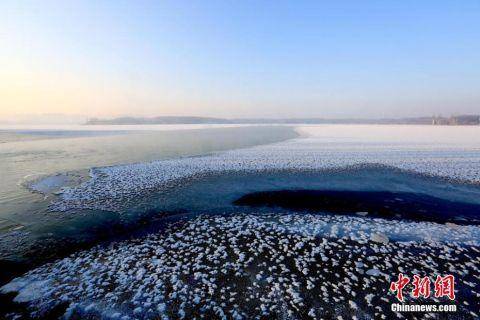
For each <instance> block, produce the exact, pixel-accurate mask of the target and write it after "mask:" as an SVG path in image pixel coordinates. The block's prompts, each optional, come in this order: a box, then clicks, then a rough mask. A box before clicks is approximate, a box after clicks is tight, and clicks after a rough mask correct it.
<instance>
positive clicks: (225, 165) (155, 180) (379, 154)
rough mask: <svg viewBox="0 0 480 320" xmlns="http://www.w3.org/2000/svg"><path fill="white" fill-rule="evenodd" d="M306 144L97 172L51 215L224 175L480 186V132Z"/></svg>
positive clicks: (321, 137)
mask: <svg viewBox="0 0 480 320" xmlns="http://www.w3.org/2000/svg"><path fill="white" fill-rule="evenodd" d="M297 130H299V131H300V132H301V133H302V134H303V136H302V137H301V138H297V139H292V140H288V141H285V142H280V143H276V144H270V145H261V146H256V147H251V148H245V149H239V150H233V151H227V152H220V153H215V154H212V155H207V156H201V157H189V158H180V159H170V160H162V161H153V162H148V163H136V164H129V165H119V166H112V167H101V168H93V169H91V170H90V176H91V179H89V180H88V181H86V182H84V183H83V184H81V185H79V186H76V187H66V188H64V189H63V193H62V195H61V196H60V199H59V200H57V201H55V202H54V203H53V204H52V206H51V208H52V209H54V210H59V211H67V210H70V209H102V210H110V211H117V212H120V211H122V209H124V208H125V206H126V205H128V204H129V203H130V202H131V200H133V199H135V198H136V197H138V196H142V195H145V194H147V193H149V192H152V191H159V190H162V189H165V188H168V187H169V186H171V185H173V184H178V183H180V182H181V181H182V180H183V179H190V178H193V177H198V176H202V175H208V174H212V173H222V172H232V171H237V172H252V171H253V172H261V171H268V170H325V169H341V168H345V167H352V166H353V167H355V166H362V165H366V164H369V165H370V164H373V165H381V166H388V167H394V168H398V169H401V170H406V171H410V172H415V173H419V174H424V175H430V176H439V177H443V178H446V179H453V180H460V181H464V182H469V183H475V184H478V183H480V139H479V138H478V137H479V136H480V129H479V128H476V127H475V128H470V127H436V126H333V125H332V126H314V127H300V128H298V129H297Z"/></svg>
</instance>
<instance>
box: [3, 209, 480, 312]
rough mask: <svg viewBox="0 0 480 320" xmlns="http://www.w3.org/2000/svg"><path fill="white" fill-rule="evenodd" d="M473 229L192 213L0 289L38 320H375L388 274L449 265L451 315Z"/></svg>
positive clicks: (475, 259) (474, 272)
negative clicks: (58, 312)
mask: <svg viewBox="0 0 480 320" xmlns="http://www.w3.org/2000/svg"><path fill="white" fill-rule="evenodd" d="M359 225H365V226H366V228H360V229H359V228H358V226H359ZM338 229H343V232H342V235H341V236H339V233H338V232H337V231H334V230H338ZM479 229H480V228H479V227H476V226H475V227H473V226H459V228H457V229H455V230H451V228H449V227H448V226H445V225H440V224H434V223H426V222H398V221H396V222H392V221H388V220H383V219H375V221H373V220H372V219H368V218H364V217H348V216H333V217H332V216H329V215H318V214H317V215H312V214H296V213H289V214H277V213H275V214H233V215H221V216H209V215H208V216H199V217H197V218H196V219H193V220H188V221H182V222H177V223H175V224H172V225H171V226H170V227H169V229H168V230H167V231H166V232H161V233H156V234H151V235H147V236H144V237H142V238H138V239H132V240H126V241H122V242H116V243H113V244H111V245H109V246H97V247H95V248H93V249H91V250H88V251H82V252H78V253H75V254H72V255H71V256H70V257H67V258H64V259H62V260H59V261H56V262H53V263H50V264H47V265H44V266H42V267H39V268H37V269H34V270H32V271H30V272H28V273H27V274H25V275H24V276H22V277H20V278H17V279H14V280H13V281H11V282H10V283H9V284H7V285H5V286H4V287H3V288H1V290H2V292H3V293H7V292H14V293H17V296H16V298H15V301H18V302H27V303H28V305H29V310H30V312H31V314H32V315H34V316H37V317H42V316H44V315H46V314H48V311H49V310H52V309H53V308H54V307H55V306H58V305H60V304H64V305H66V309H65V317H66V318H69V317H79V316H80V317H84V316H87V315H88V316H90V317H92V318H106V319H141V318H149V319H167V318H174V319H182V318H188V319H190V318H194V317H197V318H206V319H210V318H224V317H226V318H235V319H253V318H258V317H260V316H265V317H269V318H272V317H273V318H282V317H286V316H288V318H292V319H298V318H315V316H316V315H323V317H325V318H337V317H343V318H345V319H347V318H352V316H357V317H358V318H365V317H367V318H378V317H380V316H385V315H387V316H388V315H389V314H390V316H392V314H391V312H390V303H391V302H392V301H395V300H394V299H395V298H394V297H393V296H392V295H391V294H390V293H388V287H389V281H390V280H391V279H393V278H395V277H396V275H397V272H399V270H402V269H405V270H409V271H411V272H415V273H417V274H421V275H429V276H433V275H436V274H442V275H443V274H446V273H452V274H454V275H455V276H456V277H458V279H459V281H458V282H457V288H458V292H457V296H458V301H463V300H465V301H466V300H468V301H469V303H467V304H463V305H459V304H457V305H458V308H459V310H458V312H459V313H461V314H468V313H469V312H470V311H472V312H475V309H477V310H478V307H479V306H480V305H479V302H478V301H479V300H478V297H479V296H480V290H479V287H478V286H476V285H475V284H478V283H479V280H480V272H479V271H480V247H479V243H478V237H479V234H480V232H479V231H480V230H479ZM378 230H389V231H388V232H398V233H412V232H414V230H417V231H420V232H424V234H426V233H427V232H432V233H442V232H449V231H450V232H453V233H458V234H456V235H455V237H454V238H456V239H458V240H451V241H448V242H445V241H431V240H428V239H426V238H424V239H421V240H419V241H407V242H401V241H390V242H388V243H385V244H384V243H378V242H373V241H371V240H370V237H371V234H372V233H374V232H377V231H378ZM462 237H463V238H462ZM468 238H474V239H476V240H475V241H470V240H469V239H468ZM364 270H365V271H366V275H365V274H364ZM469 284H473V286H470V285H469ZM466 285H468V286H469V287H468V293H469V294H470V295H471V296H470V297H467V296H465V293H464V292H465V286H466ZM407 299H408V297H407ZM446 299H447V300H446V301H444V302H445V303H449V302H448V298H446Z"/></svg>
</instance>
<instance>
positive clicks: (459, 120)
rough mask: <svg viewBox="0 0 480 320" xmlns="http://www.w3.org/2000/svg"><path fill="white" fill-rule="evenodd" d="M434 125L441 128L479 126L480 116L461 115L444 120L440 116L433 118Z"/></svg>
mask: <svg viewBox="0 0 480 320" xmlns="http://www.w3.org/2000/svg"><path fill="white" fill-rule="evenodd" d="M432 124H433V125H441V126H478V125H480V115H459V116H451V117H450V118H444V117H440V116H434V117H432Z"/></svg>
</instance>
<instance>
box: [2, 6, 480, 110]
mask: <svg viewBox="0 0 480 320" xmlns="http://www.w3.org/2000/svg"><path fill="white" fill-rule="evenodd" d="M40 113H65V114H82V115H87V116H100V117H112V116H120V115H137V116H157V115H199V116H220V117H329V118H331V117H401V116H418V115H431V114H433V113H441V114H444V115H449V114H450V113H480V1H468V0H462V1H441V0H440V1H439V0H437V1H271V2H270V1H20V0H14V1H10V0H3V1H1V2H0V117H9V116H13V115H19V114H40Z"/></svg>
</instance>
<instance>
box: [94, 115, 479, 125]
mask: <svg viewBox="0 0 480 320" xmlns="http://www.w3.org/2000/svg"><path fill="white" fill-rule="evenodd" d="M466 118H468V119H469V120H471V119H473V120H471V121H468V122H462V121H458V119H466ZM479 118H480V117H479V116H476V115H472V116H470V115H469V116H456V117H450V118H443V117H414V118H382V119H353V118H352V119H324V118H279V119H270V118H245V119H242V118H237V119H226V118H211V117H187V116H165V117H153V118H140V117H121V118H113V119H98V118H92V119H89V120H87V122H86V123H85V125H146V124H410V125H455V126H456V125H479Z"/></svg>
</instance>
